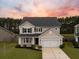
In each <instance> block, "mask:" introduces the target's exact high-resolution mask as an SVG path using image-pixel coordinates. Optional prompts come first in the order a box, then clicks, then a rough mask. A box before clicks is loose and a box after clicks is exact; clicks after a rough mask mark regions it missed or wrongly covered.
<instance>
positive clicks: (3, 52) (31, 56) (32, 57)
mask: <svg viewBox="0 0 79 59" xmlns="http://www.w3.org/2000/svg"><path fill="white" fill-rule="evenodd" d="M15 45H16V44H15V43H0V59H42V52H41V51H36V50H32V49H26V48H15Z"/></svg>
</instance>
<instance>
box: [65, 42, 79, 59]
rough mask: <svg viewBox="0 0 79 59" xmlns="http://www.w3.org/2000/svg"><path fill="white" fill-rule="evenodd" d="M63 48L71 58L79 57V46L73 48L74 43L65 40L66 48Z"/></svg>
mask: <svg viewBox="0 0 79 59" xmlns="http://www.w3.org/2000/svg"><path fill="white" fill-rule="evenodd" d="M63 50H64V51H65V52H66V53H67V55H68V56H69V57H70V58H71V59H79V48H73V45H72V43H70V42H65V48H63Z"/></svg>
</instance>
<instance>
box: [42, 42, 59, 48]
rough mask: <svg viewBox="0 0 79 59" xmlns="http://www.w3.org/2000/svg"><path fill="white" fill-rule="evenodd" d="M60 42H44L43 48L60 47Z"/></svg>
mask: <svg viewBox="0 0 79 59" xmlns="http://www.w3.org/2000/svg"><path fill="white" fill-rule="evenodd" d="M59 46H60V41H58V40H42V47H59Z"/></svg>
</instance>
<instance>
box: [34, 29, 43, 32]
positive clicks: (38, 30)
mask: <svg viewBox="0 0 79 59" xmlns="http://www.w3.org/2000/svg"><path fill="white" fill-rule="evenodd" d="M34 31H35V32H42V28H34Z"/></svg>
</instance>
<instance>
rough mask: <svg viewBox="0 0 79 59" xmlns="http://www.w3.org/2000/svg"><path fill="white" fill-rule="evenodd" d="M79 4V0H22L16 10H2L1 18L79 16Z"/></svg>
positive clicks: (0, 10)
mask: <svg viewBox="0 0 79 59" xmlns="http://www.w3.org/2000/svg"><path fill="white" fill-rule="evenodd" d="M11 1H13V0H11ZM78 4H79V0H31V1H30V0H22V2H20V3H18V4H17V5H16V6H15V7H14V8H0V17H11V18H23V17H25V16H28V17H29V16H32V17H36V16H37V17H40V16H42V17H45V16H46V17H47V16H48V17H53V16H56V17H65V16H75V15H77V16H78V15H79V5H78Z"/></svg>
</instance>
